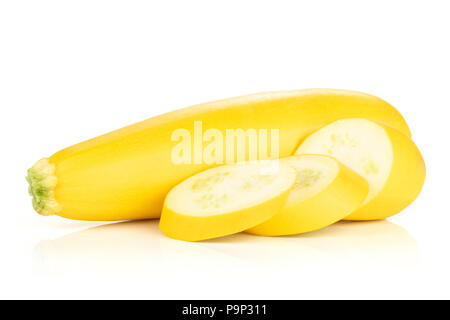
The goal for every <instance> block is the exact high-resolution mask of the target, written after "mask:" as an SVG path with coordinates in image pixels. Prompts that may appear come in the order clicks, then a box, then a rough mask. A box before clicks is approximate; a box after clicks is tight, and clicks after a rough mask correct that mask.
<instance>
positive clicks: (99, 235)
mask: <svg viewBox="0 0 450 320" xmlns="http://www.w3.org/2000/svg"><path fill="white" fill-rule="evenodd" d="M33 258H34V259H33V261H34V270H35V271H36V272H37V273H38V274H44V275H60V274H63V275H67V274H72V275H75V274H80V275H83V274H94V275H95V274H105V273H106V274H110V273H113V274H125V275H127V274H133V275H138V274H147V273H148V274H153V273H154V272H157V273H158V274H161V275H163V274H177V275H182V274H184V275H186V276H189V274H192V273H191V271H195V273H196V274H204V273H207V274H208V275H209V276H212V274H215V273H217V276H223V275H224V274H228V275H232V274H236V275H239V274H242V273H244V274H245V273H247V274H252V275H255V274H260V275H264V274H267V272H271V273H273V272H276V273H277V274H278V273H280V274H284V275H286V274H288V273H289V272H291V273H292V274H293V275H294V276H295V277H301V276H302V275H311V274H316V275H317V274H324V275H326V276H331V277H333V276H345V275H363V276H364V275H367V274H380V273H383V274H386V273H390V274H396V273H399V274H404V273H405V272H409V271H415V268H416V267H417V265H418V262H419V252H418V247H417V244H416V242H415V240H414V239H413V238H412V237H411V236H410V234H409V233H408V232H407V231H406V230H404V229H403V228H401V227H399V226H397V225H396V224H394V223H392V222H389V221H372V222H339V223H336V224H334V225H332V226H330V227H328V228H325V229H322V230H319V231H316V232H312V233H308V234H303V235H297V236H288V237H258V236H253V235H248V234H245V233H240V234H236V235H233V236H229V237H224V238H220V239H215V240H211V241H205V242H196V243H191V242H183V241H176V240H172V239H170V238H167V237H166V236H164V235H163V234H162V233H161V232H160V230H159V229H158V221H157V220H148V221H135V222H120V223H113V224H108V225H103V226H98V227H94V228H90V229H87V230H83V231H78V232H74V233H72V234H69V235H66V236H63V237H60V238H58V239H56V240H43V241H41V242H39V244H38V245H37V246H36V247H35V248H34V252H33ZM255 266H256V267H257V268H255Z"/></svg>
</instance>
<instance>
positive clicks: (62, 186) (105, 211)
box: [35, 89, 410, 220]
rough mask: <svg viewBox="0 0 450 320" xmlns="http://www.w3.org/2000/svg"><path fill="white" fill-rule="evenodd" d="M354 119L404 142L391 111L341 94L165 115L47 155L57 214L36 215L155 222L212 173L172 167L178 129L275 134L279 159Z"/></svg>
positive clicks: (287, 96) (255, 99)
mask: <svg viewBox="0 0 450 320" xmlns="http://www.w3.org/2000/svg"><path fill="white" fill-rule="evenodd" d="M356 117H358V118H367V119H373V120H378V121H381V122H384V123H386V124H388V125H390V126H392V127H394V128H396V129H398V130H399V131H401V132H403V133H404V134H405V135H407V136H410V131H409V129H408V126H407V124H406V122H405V120H404V119H403V117H402V116H401V115H400V113H399V112H398V111H397V110H396V109H395V108H394V107H392V106H391V105H390V104H388V103H387V102H385V101H383V100H381V99H379V98H377V97H374V96H371V95H368V94H364V93H359V92H353V91H346V90H334V89H309V90H297V91H282V92H271V93H260V94H253V95H248V96H243V97H237V98H231V99H226V100H220V101H215V102H210V103H205V104H200V105H195V106H192V107H188V108H184V109H181V110H178V111H173V112H169V113H166V114H163V115H160V116H157V117H154V118H150V119H148V120H145V121H143V122H139V123H136V124H134V125H131V126H128V127H124V128H122V129H119V130H116V131H113V132H110V133H108V134H105V135H102V136H99V137H96V138H94V139H91V140H88V141H85V142H82V143H79V144H76V145H73V146H71V147H68V148H66V149H63V150H61V151H59V152H57V153H55V154H54V155H52V156H51V157H50V158H49V159H48V162H49V165H50V166H51V167H52V168H51V170H52V171H53V172H54V176H55V177H56V179H57V183H56V186H55V187H54V190H52V197H54V200H55V201H56V202H57V205H55V206H54V207H55V208H56V207H57V208H58V210H53V211H51V212H50V211H49V210H46V209H45V208H44V209H42V210H38V209H37V211H40V212H45V214H46V215H49V214H57V215H59V216H62V217H65V218H69V219H77V220H128V219H148V218H158V217H159V216H160V213H161V209H162V207H163V201H164V197H165V196H166V194H167V192H168V191H169V190H170V189H171V188H172V187H173V186H175V185H176V184H178V183H179V182H181V181H182V180H184V179H186V178H187V177H189V176H191V175H193V174H195V173H197V172H199V171H202V170H205V169H207V168H210V167H213V166H214V165H208V164H205V163H203V164H180V165H176V164H174V163H173V162H172V161H171V152H172V148H173V147H174V145H175V144H176V142H174V141H172V140H171V135H172V133H173V131H174V130H176V129H180V128H184V129H187V130H188V131H189V132H190V133H191V136H194V133H193V131H194V128H193V127H194V125H193V124H194V121H202V125H203V130H207V129H210V128H211V129H218V130H220V131H221V132H222V133H223V134H224V136H225V130H226V129H236V128H242V129H244V130H246V129H249V128H252V129H269V130H270V129H279V156H280V157H286V156H290V155H292V154H293V153H294V151H295V150H296V148H297V147H298V145H299V143H300V142H301V141H302V140H303V139H304V138H305V137H306V136H308V135H309V134H311V133H312V132H314V131H315V130H317V129H319V128H321V127H323V126H324V125H327V124H329V123H331V122H333V121H335V120H339V119H344V118H356ZM35 208H37V207H36V206H35Z"/></svg>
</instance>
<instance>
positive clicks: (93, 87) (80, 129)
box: [0, 0, 450, 299]
mask: <svg viewBox="0 0 450 320" xmlns="http://www.w3.org/2000/svg"><path fill="white" fill-rule="evenodd" d="M449 12H450V7H449V2H448V1H445V0H443V1H432V0H426V1H414V0H409V1H400V0H399V1H395V0H388V1H383V0H378V1H361V0H360V1H319V0H316V1H279V0H277V1H261V0H260V1H243V0H240V1H230V0H228V1H211V0H210V1H194V0H191V1H111V0H109V1H92V0H90V1H19V0H15V1H7V0H6V1H1V2H0V108H1V115H2V116H1V117H0V119H1V128H0V130H1V135H0V136H1V142H2V147H1V150H2V152H1V158H0V159H1V160H0V161H1V166H0V168H1V174H0V177H1V183H0V188H1V190H0V191H1V195H2V197H1V199H2V201H1V206H2V210H1V212H0V214H1V223H0V246H1V247H0V248H1V252H0V254H1V256H0V261H1V263H0V298H185V299H190V298H210V299H215V298H224V299H228V298H233V299H239V298H253V299H258V298H275V299H277V298H450V293H449V289H448V288H449V287H450V276H449V272H450V271H449V270H450V257H449V252H450V251H449V245H450V231H449V225H450V212H449V206H448V202H449V183H448V181H449V178H450V177H449V164H448V161H449V160H448V159H449V144H448V138H449V121H448V118H449V116H450V111H449V110H450V102H449V90H450V89H449V87H450V86H449V85H450V76H449V75H450V62H449V61H450V45H449V43H450V41H449V39H450V38H449V34H450V19H449ZM317 87H329V88H342V89H353V90H359V91H364V92H367V93H371V94H374V95H377V96H379V97H381V98H383V99H385V100H387V101H388V102H390V103H392V104H393V105H394V106H396V107H397V108H398V109H399V110H400V112H401V113H402V114H403V115H404V117H405V119H406V120H407V122H408V124H409V126H410V128H411V130H412V133H413V139H414V141H415V142H416V144H417V145H418V147H419V148H420V150H421V151H422V153H423V156H424V158H425V162H426V164H427V179H426V183H425V186H424V189H423V191H422V193H421V194H420V196H419V198H418V199H417V200H416V201H415V202H414V203H413V204H412V205H411V206H410V207H408V208H407V209H406V210H404V211H403V212H402V213H401V214H399V215H397V216H395V217H392V218H391V219H389V220H388V221H380V222H371V223H370V222H369V223H352V224H349V223H340V224H337V225H335V226H331V227H329V228H326V229H324V230H322V231H318V232H315V233H311V234H308V235H303V236H293V237H284V238H283V237H280V238H262V237H255V236H250V235H243V234H240V235H235V236H231V237H227V238H222V239H219V240H214V241H209V242H204V243H185V242H179V241H174V240H171V239H169V238H166V237H165V236H163V235H162V234H161V232H160V231H159V229H158V227H157V221H146V222H131V223H130V222H129V223H117V224H110V225H104V226H101V227H96V226H99V225H102V223H88V222H79V221H69V220H64V219H62V218H58V217H41V216H39V215H38V214H36V213H35V212H34V211H33V209H32V207H31V203H30V202H31V199H30V197H29V196H28V194H27V184H26V182H25V179H24V176H25V172H26V169H27V168H28V167H30V166H31V165H32V164H33V163H34V162H35V161H36V160H38V159H40V158H42V157H45V156H49V155H51V154H52V153H54V152H56V151H58V150H59V149H62V148H63V147H66V146H69V145H72V144H74V143H77V142H80V141H83V140H85V139H88V138H91V137H94V136H97V135H99V134H102V133H105V132H108V131H111V130H114V129H117V128H120V127H122V126H124V125H128V124H131V123H134V122H137V121H140V120H143V119H146V118H148V117H151V116H154V115H157V114H161V113H164V112H167V111H169V110H174V109H178V108H181V107H185V106H189V105H192V104H196V103H201V102H206V101H210V100H215V99H221V98H227V97H232V96H237V95H242V94H248V93H254V92H261V91H273V90H285V89H301V88H317Z"/></svg>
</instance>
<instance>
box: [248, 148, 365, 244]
mask: <svg viewBox="0 0 450 320" xmlns="http://www.w3.org/2000/svg"><path fill="white" fill-rule="evenodd" d="M280 162H281V163H286V164H288V165H290V166H292V167H294V168H295V169H296V170H297V173H298V176H297V180H296V182H295V185H294V187H293V188H292V190H291V192H290V194H289V197H288V199H287V201H286V203H285V205H284V206H283V208H282V209H281V210H280V211H279V212H278V213H277V214H276V215H274V216H273V217H271V218H270V219H269V220H266V221H264V222H263V223H261V224H259V225H257V226H255V227H253V228H250V229H249V230H246V232H248V233H252V234H257V235H261V236H282V235H289V234H298V233H304V232H310V231H314V230H318V229H320V228H323V227H326V226H328V225H330V224H333V223H335V222H337V221H339V220H341V219H343V218H345V217H346V216H348V215H349V214H350V213H352V212H353V211H354V210H356V209H358V208H359V207H360V206H361V204H362V203H363V202H364V200H365V198H366V196H367V193H368V190H369V187H368V184H367V181H366V180H365V179H364V178H363V177H361V176H360V175H359V174H357V173H356V172H355V171H353V170H352V169H350V168H348V167H347V166H345V165H343V164H342V163H340V162H339V161H337V160H335V159H333V158H331V157H328V156H322V155H299V156H292V157H287V158H283V159H280Z"/></svg>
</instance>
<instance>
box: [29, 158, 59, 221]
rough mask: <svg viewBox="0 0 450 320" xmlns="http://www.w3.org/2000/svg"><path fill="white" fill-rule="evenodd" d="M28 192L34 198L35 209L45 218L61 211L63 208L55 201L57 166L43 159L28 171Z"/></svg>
mask: <svg viewBox="0 0 450 320" xmlns="http://www.w3.org/2000/svg"><path fill="white" fill-rule="evenodd" d="M26 179H27V181H28V183H29V185H30V186H29V188H28V192H29V193H30V195H31V196H32V197H33V208H34V210H36V211H37V212H38V213H39V214H41V215H43V216H51V215H54V214H56V213H58V212H59V211H61V206H60V205H59V204H58V202H57V201H56V199H55V191H54V190H55V187H56V183H57V180H58V179H57V178H56V175H55V165H54V164H51V163H50V162H49V160H48V159H47V158H44V159H41V160H39V161H38V162H36V163H35V164H34V166H32V167H31V168H30V169H28V175H27V177H26Z"/></svg>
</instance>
